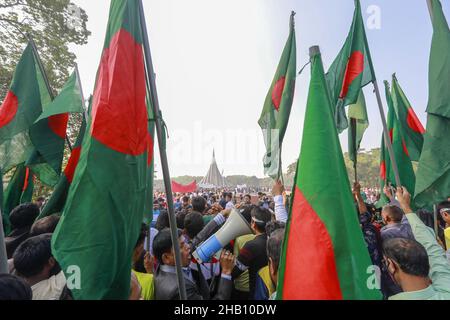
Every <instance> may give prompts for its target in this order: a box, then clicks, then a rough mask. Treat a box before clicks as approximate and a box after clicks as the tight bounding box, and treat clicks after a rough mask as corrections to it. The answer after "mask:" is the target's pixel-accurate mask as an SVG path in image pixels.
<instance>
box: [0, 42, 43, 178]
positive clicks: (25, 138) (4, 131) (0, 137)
mask: <svg viewBox="0 0 450 320" xmlns="http://www.w3.org/2000/svg"><path fill="white" fill-rule="evenodd" d="M13 95H14V96H15V97H17V100H18V108H17V113H16V115H15V116H14V118H13V119H12V120H11V121H10V122H9V123H7V124H6V125H5V124H4V125H3V126H2V125H0V170H2V172H3V173H5V172H7V171H9V170H11V169H12V168H14V167H15V166H17V165H19V164H20V163H23V162H25V161H26V160H27V159H28V158H29V157H30V155H31V153H32V151H33V144H32V142H31V139H30V134H29V129H30V127H31V126H32V125H33V123H34V121H35V120H36V119H37V117H38V116H39V115H40V114H41V112H42V103H41V94H40V87H39V82H38V70H37V69H36V63H35V57H34V54H33V49H32V46H31V44H29V45H28V46H27V47H26V48H25V50H24V52H23V54H22V57H21V58H20V60H19V63H18V64H17V66H16V70H15V72H14V76H13V80H12V83H11V86H10V94H9V97H10V98H11V97H12V96H13ZM7 97H8V96H7ZM11 101H12V100H9V101H8V99H5V101H4V102H3V104H2V107H1V109H3V108H4V107H5V106H6V105H8V103H11ZM1 109H0V113H1ZM8 112H9V111H8ZM0 118H1V117H0Z"/></svg>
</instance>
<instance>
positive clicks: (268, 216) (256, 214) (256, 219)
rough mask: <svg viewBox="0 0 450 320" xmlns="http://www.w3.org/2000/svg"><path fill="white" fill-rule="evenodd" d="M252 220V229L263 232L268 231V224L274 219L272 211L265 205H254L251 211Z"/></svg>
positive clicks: (257, 232) (258, 232)
mask: <svg viewBox="0 0 450 320" xmlns="http://www.w3.org/2000/svg"><path fill="white" fill-rule="evenodd" d="M251 215H252V222H251V227H252V230H253V231H254V232H255V233H256V234H262V233H265V232H266V224H267V223H269V222H270V221H271V220H272V213H271V212H270V211H269V210H268V209H266V208H263V207H258V206H257V207H254V208H253V209H252V212H251Z"/></svg>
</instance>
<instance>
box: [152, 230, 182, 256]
mask: <svg viewBox="0 0 450 320" xmlns="http://www.w3.org/2000/svg"><path fill="white" fill-rule="evenodd" d="M180 236H181V231H180V230H178V237H180ZM171 250H172V238H171V235H170V229H168V228H166V229H163V230H161V231H159V232H158V234H157V235H156V236H155V238H154V239H153V255H154V256H155V258H156V260H157V261H158V262H159V263H160V264H163V261H162V256H163V254H164V253H168V252H170V251H171Z"/></svg>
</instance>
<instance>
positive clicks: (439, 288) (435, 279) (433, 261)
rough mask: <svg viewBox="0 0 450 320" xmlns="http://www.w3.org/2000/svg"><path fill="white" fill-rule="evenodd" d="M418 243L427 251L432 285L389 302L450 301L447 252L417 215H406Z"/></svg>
mask: <svg viewBox="0 0 450 320" xmlns="http://www.w3.org/2000/svg"><path fill="white" fill-rule="evenodd" d="M406 217H407V219H408V221H409V224H410V225H411V229H412V232H413V234H414V237H415V239H416V241H418V242H419V243H420V244H421V245H422V246H423V247H424V248H425V250H426V251H427V254H428V260H429V262H430V278H431V281H432V284H431V285H430V286H429V287H427V288H426V289H423V290H417V291H411V292H402V293H399V294H396V295H394V296H392V297H390V298H389V300H450V264H449V262H448V261H447V259H446V258H445V252H444V250H443V249H442V247H441V246H440V245H439V244H438V243H437V241H436V237H435V234H434V232H433V230H432V229H430V228H428V227H427V226H426V225H425V224H424V223H423V222H422V220H420V218H419V217H418V216H417V215H416V214H415V213H409V214H407V215H406Z"/></svg>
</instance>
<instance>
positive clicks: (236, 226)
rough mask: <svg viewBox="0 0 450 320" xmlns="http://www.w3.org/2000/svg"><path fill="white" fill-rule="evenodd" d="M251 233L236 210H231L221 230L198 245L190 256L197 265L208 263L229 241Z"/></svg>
mask: <svg viewBox="0 0 450 320" xmlns="http://www.w3.org/2000/svg"><path fill="white" fill-rule="evenodd" d="M251 233H253V231H252V228H251V227H250V224H249V223H248V222H247V220H245V218H244V217H243V216H242V215H241V214H240V213H239V211H238V210H236V209H233V211H231V214H230V216H229V217H228V219H227V221H226V222H225V224H224V225H223V226H222V228H220V229H219V231H217V232H216V233H215V234H213V235H212V236H211V237H209V239H208V240H206V241H204V242H203V243H202V244H200V245H199V246H198V247H197V249H196V250H195V251H194V253H192V256H193V257H194V258H195V260H197V262H198V263H203V262H208V261H210V260H211V258H212V257H213V256H214V254H215V253H216V252H217V251H219V250H220V249H222V248H223V247H225V246H226V245H227V244H228V243H229V242H230V241H231V240H233V239H235V238H237V237H240V236H243V235H246V234H251Z"/></svg>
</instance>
